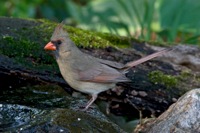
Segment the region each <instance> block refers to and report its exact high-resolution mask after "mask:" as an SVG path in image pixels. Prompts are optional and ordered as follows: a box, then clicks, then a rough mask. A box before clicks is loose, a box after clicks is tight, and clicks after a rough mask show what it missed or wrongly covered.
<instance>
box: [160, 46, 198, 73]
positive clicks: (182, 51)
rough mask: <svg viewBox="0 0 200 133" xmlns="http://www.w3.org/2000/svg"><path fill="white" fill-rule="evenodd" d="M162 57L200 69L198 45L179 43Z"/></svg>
mask: <svg viewBox="0 0 200 133" xmlns="http://www.w3.org/2000/svg"><path fill="white" fill-rule="evenodd" d="M162 58H163V59H164V60H166V61H168V62H169V63H172V64H174V65H178V66H183V67H186V68H189V69H191V70H193V71H200V49H199V47H197V46H190V45H178V46H176V47H174V48H173V51H171V52H169V54H166V55H164V56H163V57H162Z"/></svg>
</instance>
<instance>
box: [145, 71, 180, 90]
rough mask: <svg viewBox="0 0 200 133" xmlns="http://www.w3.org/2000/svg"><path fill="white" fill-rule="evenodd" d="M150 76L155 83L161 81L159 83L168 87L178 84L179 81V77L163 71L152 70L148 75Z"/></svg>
mask: <svg viewBox="0 0 200 133" xmlns="http://www.w3.org/2000/svg"><path fill="white" fill-rule="evenodd" d="M148 78H149V79H150V81H151V82H153V83H154V84H158V83H159V84H162V85H164V86H166V87H167V88H170V87H176V85H177V83H178V80H177V77H175V76H171V75H167V74H164V73H163V72H161V71H153V72H150V73H149V75H148Z"/></svg>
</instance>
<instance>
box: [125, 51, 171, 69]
mask: <svg viewBox="0 0 200 133" xmlns="http://www.w3.org/2000/svg"><path fill="white" fill-rule="evenodd" d="M171 50H172V48H167V49H163V50H161V51H158V52H156V53H153V54H150V55H148V56H146V57H143V58H141V59H139V60H136V61H132V62H128V63H127V64H125V68H127V69H128V68H131V67H134V66H137V65H139V64H141V63H143V62H146V61H148V60H151V59H153V58H155V57H158V56H160V55H162V54H165V53H167V52H169V51H171Z"/></svg>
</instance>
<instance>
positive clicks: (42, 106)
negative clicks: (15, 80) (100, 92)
mask: <svg viewBox="0 0 200 133" xmlns="http://www.w3.org/2000/svg"><path fill="white" fill-rule="evenodd" d="M4 96H5V97H0V102H1V103H2V101H6V102H7V103H10V104H6V103H5V104H0V132H9V133H10V132H20V133H30V132H64V133H67V132H88V131H92V132H97V133H98V132H118V133H122V132H125V131H123V130H122V129H121V128H120V127H119V126H117V125H116V124H114V123H113V122H111V121H110V120H109V119H108V118H107V117H106V116H105V115H104V114H103V113H101V112H100V111H99V110H98V109H97V108H96V106H93V108H89V109H88V110H87V111H86V112H82V111H78V109H80V106H83V105H85V104H86V103H87V100H86V99H85V100H83V98H82V99H74V98H72V97H71V96H69V95H68V94H67V93H66V92H65V91H64V90H63V89H62V88H60V87H58V86H54V85H51V86H48V85H47V86H33V87H22V88H18V89H17V90H12V91H10V90H7V91H4ZM6 96H9V97H6ZM15 103H17V104H15Z"/></svg>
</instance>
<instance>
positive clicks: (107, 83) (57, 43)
mask: <svg viewBox="0 0 200 133" xmlns="http://www.w3.org/2000/svg"><path fill="white" fill-rule="evenodd" d="M44 49H45V50H49V51H52V52H53V55H54V56H55V59H56V62H57V64H58V66H59V70H60V72H61V75H62V77H63V78H64V80H65V81H66V82H67V83H68V84H69V86H71V87H72V88H73V89H75V90H77V91H79V92H82V93H86V94H89V95H91V99H90V100H89V101H88V102H87V104H86V106H85V108H84V109H82V110H83V111H86V110H87V109H88V108H89V107H90V106H91V105H92V103H93V102H94V101H95V100H96V99H97V97H98V94H99V93H101V92H103V91H106V90H109V89H112V88H114V87H115V86H116V83H118V82H131V80H130V79H128V78H127V77H126V73H127V72H128V70H129V69H130V68H132V67H134V66H136V65H138V64H141V63H143V62H146V61H148V60H150V59H153V58H155V57H157V56H160V55H162V54H164V53H166V52H168V51H170V49H169V48H165V49H163V50H161V51H158V52H155V53H153V54H150V55H148V56H146V57H143V58H141V59H138V60H136V61H131V62H128V63H126V64H122V63H118V62H114V61H109V60H104V59H100V58H96V57H93V56H91V55H89V54H86V53H84V52H82V51H81V50H80V49H79V48H78V47H77V46H76V45H75V43H74V42H73V41H72V40H71V39H70V37H69V35H68V33H67V31H66V30H65V29H64V24H62V23H60V24H58V25H57V26H56V28H55V30H54V32H53V34H52V36H51V39H50V42H49V43H47V44H46V45H45V47H44Z"/></svg>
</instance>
